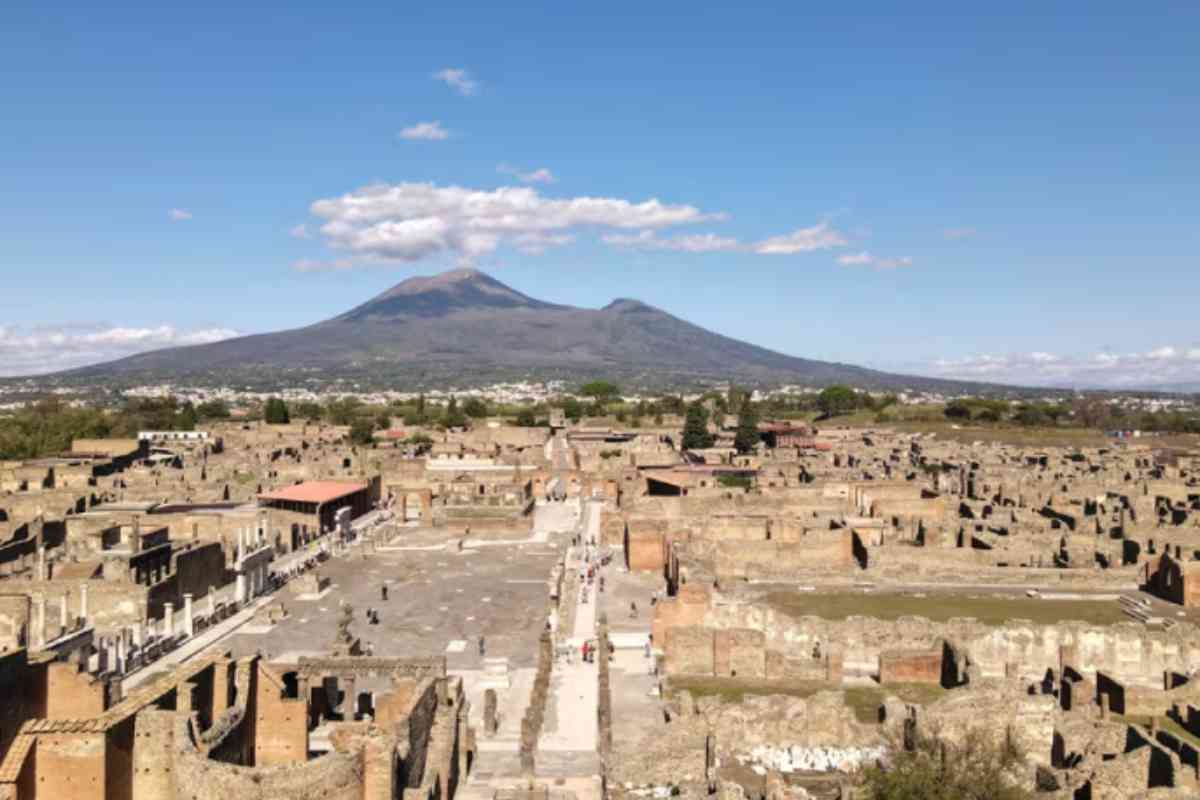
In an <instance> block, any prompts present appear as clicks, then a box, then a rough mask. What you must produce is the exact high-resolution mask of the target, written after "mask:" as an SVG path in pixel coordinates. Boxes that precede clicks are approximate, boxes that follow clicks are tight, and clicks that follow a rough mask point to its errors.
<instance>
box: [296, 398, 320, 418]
mask: <svg viewBox="0 0 1200 800" xmlns="http://www.w3.org/2000/svg"><path fill="white" fill-rule="evenodd" d="M295 411H296V416H297V417H299V418H300V419H307V420H312V421H315V420H319V419H320V418H321V415H322V414H323V413H324V409H322V408H321V404H320V403H314V402H313V401H312V400H302V401H301V402H299V403H297V404H296V408H295Z"/></svg>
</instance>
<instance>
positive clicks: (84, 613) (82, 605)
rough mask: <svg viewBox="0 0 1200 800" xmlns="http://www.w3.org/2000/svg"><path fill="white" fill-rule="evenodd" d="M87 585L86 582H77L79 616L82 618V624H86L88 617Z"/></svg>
mask: <svg viewBox="0 0 1200 800" xmlns="http://www.w3.org/2000/svg"><path fill="white" fill-rule="evenodd" d="M87 595H88V587H87V583H86V582H84V583H81V584H79V618H80V619H82V620H83V624H84V625H87V617H88V596H87Z"/></svg>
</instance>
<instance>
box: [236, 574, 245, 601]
mask: <svg viewBox="0 0 1200 800" xmlns="http://www.w3.org/2000/svg"><path fill="white" fill-rule="evenodd" d="M234 599H235V601H236V602H237V604H238V605H239V606H240V605H241V604H242V603H244V602H246V576H245V575H243V574H242V573H240V572H239V573H238V576H237V586H236V588H235V594H234Z"/></svg>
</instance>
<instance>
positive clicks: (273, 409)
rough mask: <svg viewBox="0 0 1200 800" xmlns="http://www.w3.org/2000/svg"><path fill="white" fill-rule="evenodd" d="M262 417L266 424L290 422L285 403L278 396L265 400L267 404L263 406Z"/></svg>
mask: <svg viewBox="0 0 1200 800" xmlns="http://www.w3.org/2000/svg"><path fill="white" fill-rule="evenodd" d="M263 419H264V420H265V421H266V422H267V424H268V425H286V424H287V423H288V422H291V417H290V416H289V415H288V407H287V403H285V402H283V400H281V399H280V398H278V397H272V398H271V399H269V400H267V404H266V405H265V406H264V407H263Z"/></svg>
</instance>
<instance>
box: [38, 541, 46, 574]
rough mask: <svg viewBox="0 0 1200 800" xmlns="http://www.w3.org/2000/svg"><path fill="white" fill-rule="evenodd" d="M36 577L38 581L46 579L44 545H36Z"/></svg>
mask: <svg viewBox="0 0 1200 800" xmlns="http://www.w3.org/2000/svg"><path fill="white" fill-rule="evenodd" d="M37 579H38V580H39V581H44V580H48V578H47V577H46V547H45V545H43V546H40V547H38V551H37Z"/></svg>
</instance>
